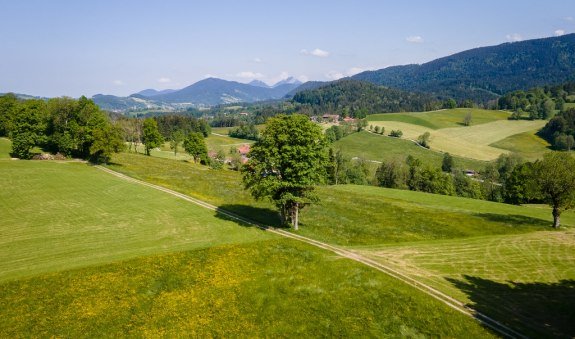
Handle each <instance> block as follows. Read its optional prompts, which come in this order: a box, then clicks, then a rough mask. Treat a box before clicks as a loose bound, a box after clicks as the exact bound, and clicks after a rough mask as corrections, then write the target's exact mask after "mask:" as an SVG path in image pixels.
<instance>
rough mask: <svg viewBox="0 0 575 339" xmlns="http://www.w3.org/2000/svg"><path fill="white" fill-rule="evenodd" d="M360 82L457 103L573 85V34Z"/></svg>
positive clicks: (374, 74)
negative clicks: (516, 91) (557, 84)
mask: <svg viewBox="0 0 575 339" xmlns="http://www.w3.org/2000/svg"><path fill="white" fill-rule="evenodd" d="M352 78H353V79H356V80H364V81H369V82H371V83H374V84H378V85H384V86H389V87H395V88H400V89H403V90H408V91H418V92H425V93H430V94H434V95H438V96H441V97H444V98H448V97H452V98H455V99H457V100H463V99H472V100H475V101H483V102H486V101H488V100H491V99H495V98H497V97H498V96H499V95H502V94H504V93H507V92H510V91H514V90H519V89H524V90H525V89H528V88H532V87H537V86H543V85H545V84H553V83H563V82H566V81H571V80H575V34H568V35H563V36H560V37H553V38H545V39H535V40H527V41H521V42H514V43H505V44H501V45H498V46H490V47H481V48H475V49H471V50H468V51H464V52H461V53H457V54H454V55H451V56H448V57H444V58H440V59H437V60H434V61H431V62H428V63H425V64H422V65H406V66H394V67H388V68H384V69H381V70H377V71H368V72H363V73H360V74H357V75H354V76H353V77H352Z"/></svg>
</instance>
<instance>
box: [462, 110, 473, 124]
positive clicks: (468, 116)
mask: <svg viewBox="0 0 575 339" xmlns="http://www.w3.org/2000/svg"><path fill="white" fill-rule="evenodd" d="M472 120H473V117H472V116H471V111H469V112H467V113H466V114H465V117H464V118H463V126H471V122H472Z"/></svg>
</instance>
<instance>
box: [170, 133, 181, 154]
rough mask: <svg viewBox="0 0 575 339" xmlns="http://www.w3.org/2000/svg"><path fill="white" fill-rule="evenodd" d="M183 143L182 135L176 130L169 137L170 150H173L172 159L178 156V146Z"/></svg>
mask: <svg viewBox="0 0 575 339" xmlns="http://www.w3.org/2000/svg"><path fill="white" fill-rule="evenodd" d="M182 141H184V133H183V132H182V131H181V130H177V131H175V132H173V133H172V135H171V136H170V149H173V150H174V158H175V157H177V156H178V146H179V145H180V144H181V143H182Z"/></svg>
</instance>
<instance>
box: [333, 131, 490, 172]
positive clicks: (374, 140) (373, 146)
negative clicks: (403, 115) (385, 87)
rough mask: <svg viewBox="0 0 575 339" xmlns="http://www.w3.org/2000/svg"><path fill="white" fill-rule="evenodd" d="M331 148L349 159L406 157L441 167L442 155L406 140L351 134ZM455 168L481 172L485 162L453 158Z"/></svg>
mask: <svg viewBox="0 0 575 339" xmlns="http://www.w3.org/2000/svg"><path fill="white" fill-rule="evenodd" d="M332 147H333V148H335V149H340V150H341V151H342V152H343V153H344V154H345V155H347V156H349V157H360V158H363V159H367V160H375V161H390V160H401V161H404V160H405V158H407V156H408V155H411V156H414V157H416V158H418V159H421V160H422V161H423V162H424V163H428V164H431V165H433V166H436V167H439V166H441V162H442V161H443V154H442V153H439V152H436V151H432V150H428V149H424V148H422V147H420V146H418V145H416V144H415V143H413V142H412V141H409V140H406V139H398V138H391V137H387V136H382V135H377V134H374V133H369V132H365V131H363V132H360V133H353V134H351V135H348V136H347V137H345V138H342V139H340V140H338V141H336V142H335V143H333V146H332ZM454 160H455V166H456V167H458V168H464V169H473V170H476V171H479V170H483V168H485V165H487V162H486V161H480V160H474V159H467V158H462V157H457V156H455V157H454Z"/></svg>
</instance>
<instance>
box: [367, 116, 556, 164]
mask: <svg viewBox="0 0 575 339" xmlns="http://www.w3.org/2000/svg"><path fill="white" fill-rule="evenodd" d="M467 111H469V110H466V109H455V110H443V111H436V112H424V113H396V114H393V115H392V114H390V117H388V115H387V114H383V115H375V116H370V117H369V119H370V124H372V125H377V126H383V127H385V128H386V131H387V133H389V131H391V130H396V129H399V130H401V131H402V132H403V134H404V138H407V139H412V140H415V139H417V137H418V136H420V135H422V134H423V133H425V132H429V133H430V134H431V137H430V145H431V148H432V149H434V150H438V151H442V152H449V153H451V154H453V155H458V156H462V157H466V158H474V159H478V160H493V159H495V158H497V157H498V156H499V155H500V154H501V153H505V150H504V149H501V148H496V147H493V144H494V143H496V142H498V141H500V140H503V139H505V138H508V137H510V136H513V135H515V134H519V133H523V132H527V131H530V130H533V129H536V128H540V127H543V125H544V124H545V122H544V121H540V120H537V121H510V120H507V117H508V116H509V114H508V113H507V112H502V111H487V110H474V111H473V117H474V118H473V123H472V125H471V126H469V127H465V126H462V124H461V121H462V120H463V117H464V116H465V114H466V112H467ZM372 117H373V118H372Z"/></svg>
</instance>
